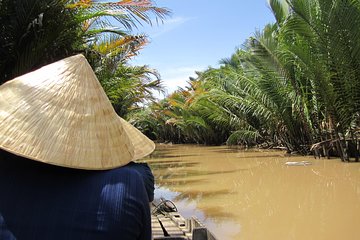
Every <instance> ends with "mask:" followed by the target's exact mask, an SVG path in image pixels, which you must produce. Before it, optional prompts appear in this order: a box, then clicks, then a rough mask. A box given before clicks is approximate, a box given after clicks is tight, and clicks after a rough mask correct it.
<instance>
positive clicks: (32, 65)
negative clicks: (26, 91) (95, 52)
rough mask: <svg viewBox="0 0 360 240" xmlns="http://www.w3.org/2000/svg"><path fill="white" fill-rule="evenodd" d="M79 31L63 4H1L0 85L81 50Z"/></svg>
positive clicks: (41, 0) (49, 0)
mask: <svg viewBox="0 0 360 240" xmlns="http://www.w3.org/2000/svg"><path fill="white" fill-rule="evenodd" d="M80 27H81V26H80V25H79V24H78V22H77V19H76V12H74V11H72V10H69V9H66V8H65V5H64V1H62V0H16V1H13V0H2V1H0V30H1V34H0V55H1V58H0V84H1V83H3V82H5V81H6V80H9V79H11V78H14V77H15V76H18V75H21V74H24V73H26V72H29V71H31V70H34V69H36V68H38V67H40V66H42V65H44V64H46V63H49V62H53V61H56V60H59V59H61V58H63V57H66V56H69V55H71V54H73V53H74V52H76V51H77V50H81V49H82V48H81V45H82V36H81V31H80V30H81V28H80Z"/></svg>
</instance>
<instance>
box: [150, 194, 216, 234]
mask: <svg viewBox="0 0 360 240" xmlns="http://www.w3.org/2000/svg"><path fill="white" fill-rule="evenodd" d="M151 226H152V234H153V239H154V240H163V239H164V240H165V239H168V240H216V238H215V236H214V235H213V234H212V233H211V232H210V231H209V230H208V229H207V228H206V227H205V226H204V224H202V223H201V222H200V221H199V220H198V219H197V218H196V217H191V218H190V219H185V218H184V217H183V216H181V214H180V213H179V212H178V210H177V208H176V206H175V204H174V203H173V202H171V201H170V200H165V199H160V201H155V202H154V203H153V206H152V215H151Z"/></svg>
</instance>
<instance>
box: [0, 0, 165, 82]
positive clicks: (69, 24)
mask: <svg viewBox="0 0 360 240" xmlns="http://www.w3.org/2000/svg"><path fill="white" fill-rule="evenodd" d="M168 14H169V11H168V10H167V9H165V8H158V7H156V6H154V5H153V3H152V2H151V1H146V0H142V1H136V2H135V1H130V0H123V1H116V2H113V1H111V2H105V3H100V2H97V1H91V0H86V1H75V0H18V1H10V0H3V1H1V2H0V29H1V31H2V34H1V36H0V53H1V56H2V57H1V59H0V76H1V78H0V83H2V82H4V81H6V80H9V79H11V78H13V77H15V76H17V75H20V74H24V73H26V72H28V71H31V70H34V69H36V68H38V67H40V66H42V65H44V64H48V63H50V62H53V61H56V60H58V59H61V58H64V57H67V56H69V55H73V54H74V53H78V52H90V53H98V52H97V51H96V50H97V49H96V48H95V49H92V48H91V47H92V46H93V45H94V44H98V43H99V42H100V39H103V42H104V41H105V40H107V42H108V43H109V44H110V45H111V44H113V43H115V42H117V44H115V46H117V47H118V48H120V49H124V45H126V46H130V44H129V42H133V43H134V44H133V45H132V46H131V47H127V49H126V51H129V49H131V50H132V53H133V54H134V53H136V45H137V44H136V42H140V43H141V42H144V41H139V39H140V38H141V37H139V38H135V37H133V38H129V37H128V38H127V36H128V35H129V31H130V30H131V29H132V28H133V27H136V26H137V24H142V23H145V24H151V23H152V22H153V19H152V16H154V15H155V21H159V20H161V19H163V18H164V17H165V16H166V15H168ZM116 24H120V27H117V28H115V25H116ZM130 40H131V41H130ZM119 41H120V42H122V43H123V44H119ZM141 44H142V43H141ZM114 53H118V52H114V51H113V53H112V54H111V55H108V57H109V56H111V57H112V58H114V59H115V60H116V59H118V58H119V57H118V55H116V54H114ZM121 54H123V53H120V55H121ZM89 55H91V54H89ZM94 55H96V54H92V55H91V56H92V57H91V58H90V59H93V58H94ZM123 55H125V56H128V55H129V54H128V53H127V54H123Z"/></svg>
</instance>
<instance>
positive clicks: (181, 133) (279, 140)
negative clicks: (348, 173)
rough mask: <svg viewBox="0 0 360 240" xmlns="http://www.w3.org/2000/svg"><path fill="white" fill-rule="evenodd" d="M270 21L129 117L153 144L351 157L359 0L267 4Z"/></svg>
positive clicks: (359, 74)
mask: <svg viewBox="0 0 360 240" xmlns="http://www.w3.org/2000/svg"><path fill="white" fill-rule="evenodd" d="M269 3H270V7H271V9H272V11H273V13H274V16H275V19H276V22H275V23H273V24H269V25H267V26H266V27H265V28H264V29H263V30H262V31H261V32H258V33H256V34H255V36H253V37H250V38H249V39H248V40H247V41H246V42H245V43H244V44H243V46H242V48H240V49H238V50H237V51H236V52H235V53H234V54H233V55H232V56H231V57H230V58H229V59H224V60H222V61H221V66H220V67H219V68H209V69H207V70H206V71H204V72H198V73H197V75H198V76H197V77H196V78H194V79H190V80H189V86H188V87H186V88H185V89H179V90H178V91H176V92H174V93H173V94H171V95H169V96H168V97H167V98H165V99H164V100H162V101H160V102H158V103H154V104H152V105H151V106H150V107H149V109H146V110H144V111H142V112H138V113H136V114H134V115H133V119H135V121H136V125H137V126H138V127H139V128H141V129H143V130H144V131H145V132H146V133H147V134H148V135H149V136H150V137H152V138H154V139H158V140H160V141H170V142H175V143H188V142H192V143H201V144H221V143H225V142H226V143H227V144H240V145H245V146H254V145H258V146H264V147H273V146H282V147H285V148H286V149H287V150H288V151H289V152H299V153H302V154H308V153H309V152H310V150H311V151H314V152H315V153H316V154H318V155H326V156H330V155H336V156H339V157H341V159H342V160H344V161H348V160H349V159H350V158H352V157H353V158H354V159H355V160H356V161H357V160H358V159H359V152H360V151H359V148H360V147H359V137H360V2H359V1H358V0H284V1H281V0H270V1H269Z"/></svg>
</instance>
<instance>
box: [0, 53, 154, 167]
mask: <svg viewBox="0 0 360 240" xmlns="http://www.w3.org/2000/svg"><path fill="white" fill-rule="evenodd" d="M0 148H2V149H4V150H6V151H9V152H11V153H14V154H16V155H19V156H23V157H26V158H29V159H33V160H37V161H41V162H44V163H48V164H54V165H58V166H64V167H70V168H78V169H94V170H95V169H111V168H115V167H119V166H123V165H125V164H127V163H129V162H130V161H132V160H136V159H138V158H141V157H144V156H146V155H148V154H150V153H151V152H152V151H153V150H154V148H155V145H154V143H153V142H152V141H151V140H150V139H148V138H147V137H146V136H145V135H143V134H142V133H141V132H140V131H139V130H137V129H136V128H135V127H133V126H132V125H131V124H130V123H128V122H126V121H125V120H124V119H122V118H120V117H119V116H118V115H117V114H116V112H115V111H114V109H113V107H112V105H111V103H110V101H109V99H108V97H107V96H106V94H105V92H104V90H103V89H102V87H101V85H100V83H99V81H98V79H97V77H96V76H95V74H94V72H93V71H92V69H91V67H90V65H89V63H88V62H87V60H86V58H85V57H84V56H83V55H76V56H72V57H69V58H65V59H63V60H60V61H58V62H55V63H52V64H49V65H47V66H44V67H42V68H40V69H38V70H36V71H33V72H30V73H28V74H25V75H22V76H20V77H17V78H15V79H13V80H11V81H8V82H6V83H4V84H3V85H1V86H0Z"/></svg>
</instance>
